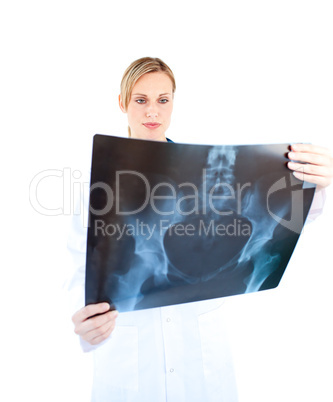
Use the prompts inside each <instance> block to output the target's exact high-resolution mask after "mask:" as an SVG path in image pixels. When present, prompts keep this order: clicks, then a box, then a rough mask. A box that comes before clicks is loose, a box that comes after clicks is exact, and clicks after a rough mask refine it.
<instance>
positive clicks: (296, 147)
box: [291, 144, 332, 156]
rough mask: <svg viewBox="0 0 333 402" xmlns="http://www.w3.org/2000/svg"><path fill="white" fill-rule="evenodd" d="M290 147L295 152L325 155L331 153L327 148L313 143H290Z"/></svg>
mask: <svg viewBox="0 0 333 402" xmlns="http://www.w3.org/2000/svg"><path fill="white" fill-rule="evenodd" d="M291 149H292V150H293V151H295V152H305V153H312V154H318V155H326V156H331V155H332V152H331V151H330V150H329V149H328V148H325V147H321V146H319V145H313V144H293V145H291Z"/></svg>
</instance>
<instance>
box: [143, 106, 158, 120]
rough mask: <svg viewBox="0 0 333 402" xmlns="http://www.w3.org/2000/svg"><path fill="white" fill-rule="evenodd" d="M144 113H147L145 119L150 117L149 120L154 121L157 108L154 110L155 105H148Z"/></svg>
mask: <svg viewBox="0 0 333 402" xmlns="http://www.w3.org/2000/svg"><path fill="white" fill-rule="evenodd" d="M146 111H147V113H146V116H147V117H150V118H152V119H154V118H156V117H157V116H158V113H157V108H156V106H155V105H149V106H148V107H147V109H146Z"/></svg>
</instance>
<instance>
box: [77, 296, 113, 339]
mask: <svg viewBox="0 0 333 402" xmlns="http://www.w3.org/2000/svg"><path fill="white" fill-rule="evenodd" d="M96 314H99V315H97V316H96V317H94V316H95V315H96ZM117 317H118V311H116V310H113V311H110V305H109V304H108V303H98V304H89V305H88V306H85V307H83V308H82V309H81V310H79V311H77V312H76V313H75V314H74V315H73V317H72V321H73V323H74V326H75V328H74V332H75V333H76V334H77V335H80V337H81V338H82V339H83V340H84V341H87V342H89V343H90V344H91V345H97V344H99V343H100V342H102V341H104V340H105V339H106V338H108V337H109V336H110V334H111V333H112V331H113V330H114V328H115V325H116V318H117Z"/></svg>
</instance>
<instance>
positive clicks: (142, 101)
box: [135, 99, 146, 104]
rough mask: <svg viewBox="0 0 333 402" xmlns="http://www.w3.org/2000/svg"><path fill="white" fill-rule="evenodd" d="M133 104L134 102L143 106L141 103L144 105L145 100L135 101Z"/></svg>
mask: <svg viewBox="0 0 333 402" xmlns="http://www.w3.org/2000/svg"><path fill="white" fill-rule="evenodd" d="M135 102H136V103H139V104H143V103H145V102H146V101H145V99H136V100H135Z"/></svg>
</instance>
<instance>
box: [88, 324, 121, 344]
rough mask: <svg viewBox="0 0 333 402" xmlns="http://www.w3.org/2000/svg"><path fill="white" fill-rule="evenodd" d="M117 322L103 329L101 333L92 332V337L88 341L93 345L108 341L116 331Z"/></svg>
mask: <svg viewBox="0 0 333 402" xmlns="http://www.w3.org/2000/svg"><path fill="white" fill-rule="evenodd" d="M115 326H116V322H115V321H113V322H112V323H111V324H110V325H109V326H105V327H103V328H102V329H101V330H100V331H99V332H98V331H95V332H91V333H90V334H89V335H91V338H90V340H89V341H88V342H89V343H90V344H91V345H97V344H99V343H100V342H102V341H104V340H105V339H107V338H108V337H109V336H110V335H111V333H112V332H113V330H114V329H115Z"/></svg>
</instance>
